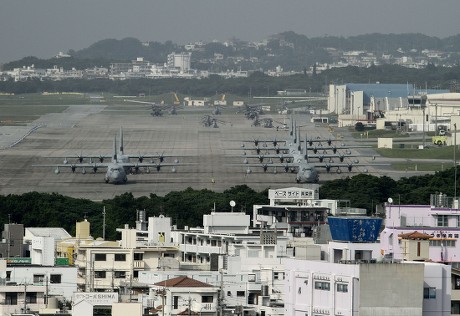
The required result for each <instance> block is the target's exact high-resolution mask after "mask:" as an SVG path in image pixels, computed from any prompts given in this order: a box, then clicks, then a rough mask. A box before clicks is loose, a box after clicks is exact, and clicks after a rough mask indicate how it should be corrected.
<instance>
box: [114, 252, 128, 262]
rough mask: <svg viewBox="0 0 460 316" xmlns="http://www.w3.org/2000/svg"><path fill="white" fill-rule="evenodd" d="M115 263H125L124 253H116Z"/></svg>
mask: <svg viewBox="0 0 460 316" xmlns="http://www.w3.org/2000/svg"><path fill="white" fill-rule="evenodd" d="M115 261H126V254H124V253H116V254H115Z"/></svg>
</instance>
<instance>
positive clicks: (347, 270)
mask: <svg viewBox="0 0 460 316" xmlns="http://www.w3.org/2000/svg"><path fill="white" fill-rule="evenodd" d="M285 267H286V279H287V281H286V283H285V284H286V287H285V302H284V303H285V315H343V316H352V315H360V316H367V315H369V316H371V315H407V316H409V315H414V316H415V315H427V316H428V315H430V316H435V315H446V316H447V315H450V308H451V306H450V292H451V287H450V267H449V266H446V265H442V264H436V263H428V262H407V263H403V264H382V263H371V264H369V263H365V264H364V263H361V264H356V263H354V264H338V263H327V262H315V261H303V260H295V259H286V261H285ZM401 280H404V282H401Z"/></svg>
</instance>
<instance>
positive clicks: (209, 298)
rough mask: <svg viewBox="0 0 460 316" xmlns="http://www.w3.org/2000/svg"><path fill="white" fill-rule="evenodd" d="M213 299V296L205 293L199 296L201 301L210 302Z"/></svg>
mask: <svg viewBox="0 0 460 316" xmlns="http://www.w3.org/2000/svg"><path fill="white" fill-rule="evenodd" d="M213 301H214V297H213V296H211V295H206V296H202V297H201V303H212V302H213Z"/></svg>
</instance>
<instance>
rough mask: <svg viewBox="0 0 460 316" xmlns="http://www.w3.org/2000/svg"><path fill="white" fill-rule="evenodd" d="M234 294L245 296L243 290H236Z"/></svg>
mask: <svg viewBox="0 0 460 316" xmlns="http://www.w3.org/2000/svg"><path fill="white" fill-rule="evenodd" d="M236 296H239V297H242V296H245V292H244V291H236Z"/></svg>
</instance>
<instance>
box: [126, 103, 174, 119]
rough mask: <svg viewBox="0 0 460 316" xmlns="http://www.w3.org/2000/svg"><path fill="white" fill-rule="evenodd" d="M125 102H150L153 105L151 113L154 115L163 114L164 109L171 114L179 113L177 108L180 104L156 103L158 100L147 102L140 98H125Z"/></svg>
mask: <svg viewBox="0 0 460 316" xmlns="http://www.w3.org/2000/svg"><path fill="white" fill-rule="evenodd" d="M124 101H125V102H135V103H141V104H148V105H150V106H151V109H152V112H151V113H150V115H152V116H163V111H168V113H169V114H171V115H176V114H177V108H178V105H174V104H164V103H163V102H162V103H156V102H146V101H138V100H129V99H125V100H124Z"/></svg>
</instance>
